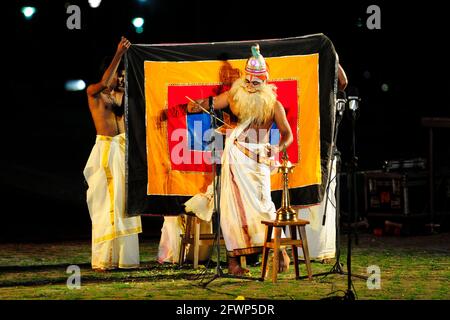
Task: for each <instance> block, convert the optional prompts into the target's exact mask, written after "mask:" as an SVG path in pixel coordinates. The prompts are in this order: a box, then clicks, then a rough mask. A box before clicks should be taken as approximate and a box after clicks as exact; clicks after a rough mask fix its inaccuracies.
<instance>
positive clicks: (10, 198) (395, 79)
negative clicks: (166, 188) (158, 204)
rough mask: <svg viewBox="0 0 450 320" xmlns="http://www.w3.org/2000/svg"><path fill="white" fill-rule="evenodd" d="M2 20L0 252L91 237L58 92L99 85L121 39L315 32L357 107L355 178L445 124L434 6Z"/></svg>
mask: <svg viewBox="0 0 450 320" xmlns="http://www.w3.org/2000/svg"><path fill="white" fill-rule="evenodd" d="M69 3H70V4H76V5H79V6H80V8H81V23H82V26H81V30H69V29H67V27H66V20H67V18H68V17H69V14H67V13H66V5H67V4H69ZM371 4H376V5H378V6H379V7H380V8H381V30H369V29H368V28H367V27H366V20H367V18H368V17H369V14H367V13H366V9H367V7H368V6H369V5H371ZM25 5H31V6H35V7H36V8H37V12H36V14H35V16H34V17H33V18H32V19H31V20H29V21H27V20H25V19H24V17H23V15H22V13H21V11H20V8H21V7H22V6H25ZM2 9H3V10H2V17H3V18H2V19H3V21H4V22H6V23H7V24H6V25H7V32H6V33H7V34H6V35H4V38H3V41H2V42H3V44H2V51H3V57H4V58H3V71H4V72H3V78H4V79H5V80H6V86H3V88H4V91H3V97H4V98H3V99H4V102H3V104H2V110H3V117H2V118H3V121H2V124H3V133H4V138H3V141H2V147H3V148H2V149H3V152H2V157H1V167H0V188H1V199H2V207H3V209H2V218H3V219H2V226H3V228H2V229H3V230H2V233H1V234H0V241H48V240H60V239H77V238H86V239H89V238H90V229H91V222H90V218H89V213H88V210H87V206H86V204H85V191H86V189H85V185H84V177H83V175H82V171H83V168H84V165H85V163H86V161H87V158H88V156H89V153H90V151H91V148H92V146H93V144H94V141H95V129H94V125H93V123H92V120H91V116H90V113H89V109H88V105H87V98H86V93H85V91H79V92H68V91H65V89H64V84H65V81H66V80H68V79H83V80H84V81H85V82H86V83H87V84H89V83H92V82H96V81H98V80H100V78H101V75H100V74H99V73H98V69H99V64H100V62H101V60H102V57H103V56H105V55H113V54H114V52H115V50H116V47H117V44H118V42H119V40H120V36H121V35H124V36H126V37H127V38H128V39H129V40H130V41H131V42H132V43H147V44H150V43H176V42H219V41H231V40H253V39H254V40H257V39H268V38H280V37H292V36H301V35H307V34H313V33H324V34H325V35H327V36H328V37H329V38H330V39H331V40H332V41H333V43H334V45H335V48H336V50H337V52H338V54H339V56H340V62H341V65H342V66H343V67H344V69H345V71H346V73H347V76H348V78H349V85H350V86H354V87H357V88H358V89H359V94H360V97H361V99H362V102H361V110H360V115H359V118H358V121H357V155H358V157H359V166H358V170H373V169H381V168H382V165H383V162H384V161H385V160H391V159H411V158H419V157H420V158H427V152H428V131H427V129H426V128H424V127H422V126H421V121H420V120H421V118H422V117H446V118H450V106H449V104H448V93H449V91H450V80H449V77H448V74H449V71H450V62H449V61H450V60H449V55H448V50H447V49H446V47H447V46H446V45H445V42H446V40H445V39H447V35H446V32H445V30H446V29H448V26H447V23H448V16H447V11H446V10H445V9H444V7H443V5H441V4H440V3H439V2H437V1H436V2H430V1H427V2H426V4H423V6H420V5H416V4H412V3H411V2H409V1H400V2H397V1H396V2H395V3H394V2H389V3H388V2H380V1H359V2H355V3H347V2H345V3H344V2H342V1H340V2H339V1H334V2H332V1H292V2H290V1H282V0H278V1H274V2H270V4H268V3H266V2H260V1H259V2H257V1H234V0H232V1H220V2H219V1H200V0H185V1H172V0H165V1H162V0H148V1H138V0H133V1H132V0H130V1H115V2H113V1H106V0H103V1H102V3H101V5H100V7H99V8H95V9H94V8H91V7H90V6H89V5H88V1H51V2H50V1H47V2H42V1H11V2H10V4H9V5H3V8H2ZM136 16H141V17H144V18H145V24H144V32H143V33H141V34H137V33H136V32H135V31H134V27H133V25H132V24H131V20H132V18H133V17H136ZM262 54H263V55H264V49H263V48H262ZM383 84H386V85H387V86H388V90H387V91H383V90H382V89H381V87H382V85H383ZM349 128H350V122H349V121H348V120H344V121H343V122H342V124H341V126H340V136H339V147H340V149H341V151H342V153H343V157H344V161H345V160H346V157H348V154H349V150H350V149H349V144H350V136H349V133H350V132H349ZM435 138H436V140H435V165H436V170H437V175H443V174H444V173H443V172H445V170H448V168H449V163H450V147H449V138H450V130H449V129H439V130H436V132H435ZM445 181H446V182H445ZM448 181H449V179H447V180H444V182H442V181H441V182H442V183H441V184H440V185H439V186H438V189H437V193H438V194H439V199H437V202H438V203H437V207H438V208H437V209H438V210H444V211H445V210H446V211H450V208H449V204H448V203H449V200H448V197H449V195H448V194H449V193H450V186H449V182H448ZM441 194H442V195H441ZM422 196H423V197H426V196H427V193H426V192H424V193H423V194H422ZM161 221H162V220H161V218H160V217H157V218H151V217H143V227H144V234H143V236H144V237H145V236H156V237H157V236H159V228H160V224H161Z"/></svg>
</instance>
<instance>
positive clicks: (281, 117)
mask: <svg viewBox="0 0 450 320" xmlns="http://www.w3.org/2000/svg"><path fill="white" fill-rule="evenodd" d="M275 123H276V124H277V127H278V130H280V135H281V139H280V142H279V144H278V148H279V151H281V150H283V148H284V147H286V148H287V147H289V145H290V144H291V143H292V142H293V141H294V137H293V135H292V130H291V127H290V126H289V122H288V121H287V117H286V111H285V110H284V107H283V105H282V104H281V103H280V102H279V101H277V102H276V103H275Z"/></svg>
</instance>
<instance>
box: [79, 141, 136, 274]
mask: <svg viewBox="0 0 450 320" xmlns="http://www.w3.org/2000/svg"><path fill="white" fill-rule="evenodd" d="M83 173H84V177H85V179H86V182H87V184H88V186H89V189H88V190H87V204H88V208H89V214H90V217H91V221H92V268H94V269H112V268H117V267H119V268H135V267H138V266H139V239H138V233H140V232H142V226H141V217H129V218H126V217H125V134H120V135H117V136H115V137H108V136H101V135H97V138H96V142H95V145H94V147H93V148H92V151H91V154H90V156H89V159H88V161H87V164H86V167H85V168H84V171H83Z"/></svg>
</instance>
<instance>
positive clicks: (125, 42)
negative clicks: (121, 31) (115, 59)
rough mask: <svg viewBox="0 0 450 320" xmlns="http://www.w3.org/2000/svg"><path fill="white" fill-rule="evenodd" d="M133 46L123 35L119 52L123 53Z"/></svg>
mask: <svg viewBox="0 0 450 320" xmlns="http://www.w3.org/2000/svg"><path fill="white" fill-rule="evenodd" d="M130 46H131V42H130V41H128V39H127V38H125V37H122V38H121V39H120V42H119V45H118V46H117V53H118V54H120V55H123V54H124V53H125V52H126V51H127V50H128V49H129V48H130Z"/></svg>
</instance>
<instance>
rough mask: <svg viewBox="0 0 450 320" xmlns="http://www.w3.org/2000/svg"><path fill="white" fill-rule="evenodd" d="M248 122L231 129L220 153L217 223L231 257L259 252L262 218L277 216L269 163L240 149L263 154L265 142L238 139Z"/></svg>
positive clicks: (262, 231)
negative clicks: (220, 168) (220, 171)
mask: <svg viewBox="0 0 450 320" xmlns="http://www.w3.org/2000/svg"><path fill="white" fill-rule="evenodd" d="M247 125H248V123H243V124H240V125H239V126H237V127H236V128H235V130H233V132H232V134H231V135H230V136H229V137H228V138H227V141H226V143H225V148H224V152H223V155H222V176H221V194H220V213H221V217H220V225H221V228H222V233H223V237H224V240H225V245H226V248H227V251H228V252H229V255H230V256H237V255H246V254H252V253H257V252H261V249H262V246H263V244H264V236H265V225H263V224H262V223H261V221H262V220H273V219H275V217H276V209H275V205H274V203H273V202H272V198H271V195H270V173H271V168H270V166H269V165H267V164H264V163H259V162H257V161H256V159H253V158H251V157H249V156H248V155H246V154H245V153H244V152H243V150H247V151H249V152H250V153H251V154H252V155H255V154H261V155H265V154H266V151H265V147H266V146H267V144H256V143H244V142H241V141H238V140H237V138H238V137H239V135H240V134H241V133H242V131H243V130H244V129H245V128H246V127H247Z"/></svg>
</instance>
